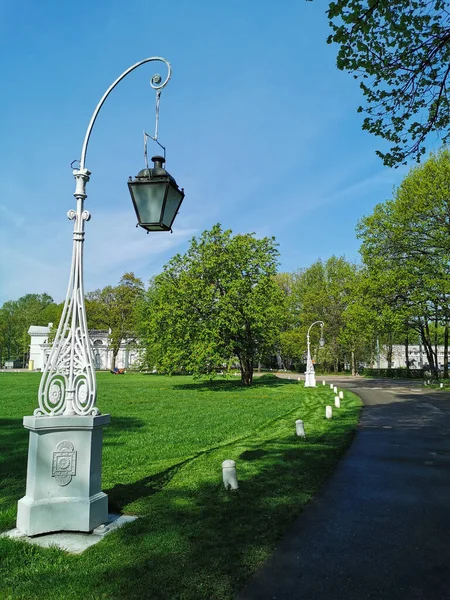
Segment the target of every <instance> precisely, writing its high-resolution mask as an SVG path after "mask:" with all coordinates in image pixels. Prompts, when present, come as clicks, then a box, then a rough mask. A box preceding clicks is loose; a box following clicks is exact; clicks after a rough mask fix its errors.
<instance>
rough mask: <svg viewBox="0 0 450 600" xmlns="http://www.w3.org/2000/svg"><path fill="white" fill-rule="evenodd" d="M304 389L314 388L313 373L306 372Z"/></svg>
mask: <svg viewBox="0 0 450 600" xmlns="http://www.w3.org/2000/svg"><path fill="white" fill-rule="evenodd" d="M305 387H316V375H315V373H314V371H306V373H305Z"/></svg>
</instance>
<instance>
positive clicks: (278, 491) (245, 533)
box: [99, 424, 352, 600]
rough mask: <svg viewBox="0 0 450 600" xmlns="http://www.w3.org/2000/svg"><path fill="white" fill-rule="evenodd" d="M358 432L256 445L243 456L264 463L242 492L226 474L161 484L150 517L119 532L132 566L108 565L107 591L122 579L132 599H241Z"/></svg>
mask: <svg viewBox="0 0 450 600" xmlns="http://www.w3.org/2000/svg"><path fill="white" fill-rule="evenodd" d="M351 437H352V436H351V435H350V434H349V432H348V429H346V428H345V427H344V426H342V427H341V426H340V425H339V424H338V425H337V426H336V427H334V428H333V430H332V431H331V430H330V431H328V432H327V434H326V436H316V437H315V439H313V438H311V439H310V441H308V442H307V443H305V442H303V441H301V440H297V439H293V436H289V437H285V438H283V439H281V440H269V441H267V442H265V443H263V444H261V445H260V446H258V447H255V448H252V449H249V450H248V451H246V453H244V454H247V457H251V462H252V465H253V466H254V465H255V464H257V461H260V463H259V464H257V469H258V473H257V474H253V475H252V474H251V472H248V473H247V474H246V475H244V478H243V479H242V480H240V487H239V490H238V491H236V492H226V491H225V490H224V489H223V485H222V483H221V481H220V474H219V475H218V477H217V480H218V481H217V483H214V484H212V483H210V482H209V483H204V484H203V485H200V486H198V487H196V488H195V489H192V488H191V487H190V486H189V485H186V486H185V487H183V488H179V487H178V488H176V487H174V486H173V487H172V486H169V487H168V488H167V489H162V490H161V493H160V495H158V496H159V497H158V496H156V497H155V498H154V499H153V501H155V504H154V505H152V506H150V505H149V515H148V517H144V518H141V519H138V520H137V521H136V522H135V523H133V524H132V525H131V526H130V527H127V528H124V529H123V530H120V531H119V532H118V537H119V539H120V543H121V544H122V545H123V546H124V547H125V549H126V550H125V552H124V555H126V556H127V558H126V564H123V565H119V564H117V563H115V564H114V565H111V566H108V567H107V568H106V569H105V570H104V571H103V572H102V574H101V575H100V580H101V589H102V590H103V591H104V592H105V593H106V596H107V597H108V598H119V594H118V593H117V589H116V585H117V583H118V582H119V581H120V594H121V595H122V597H126V598H130V599H137V598H142V597H149V598H152V600H153V599H155V600H159V599H161V600H163V599H168V598H170V599H176V598H183V599H200V598H201V599H206V598H207V599H208V600H213V599H220V600H224V599H227V598H230V599H231V598H234V597H235V594H236V592H237V591H238V590H239V589H240V588H241V587H242V586H243V584H244V583H245V581H246V580H247V579H248V578H249V577H250V575H251V574H252V573H253V572H254V570H255V569H256V568H257V566H258V565H259V563H260V562H261V561H262V560H263V559H264V558H265V557H266V556H267V555H268V554H269V553H270V552H271V551H272V550H273V549H274V546H275V544H276V542H277V540H278V539H279V538H280V537H281V536H282V535H283V533H284V532H285V531H286V530H287V528H288V527H289V525H290V524H291V523H292V522H293V520H294V519H295V518H296V516H297V515H298V514H299V512H300V511H301V510H302V507H303V505H304V504H305V503H307V502H308V500H309V499H310V498H311V497H312V496H313V494H314V493H315V492H316V491H317V488H318V487H320V484H321V483H322V481H323V480H324V479H325V478H326V477H327V476H328V475H329V474H330V473H331V472H332V470H333V468H334V466H335V464H336V462H337V460H338V458H339V456H340V455H341V454H342V452H343V451H344V450H345V448H346V447H347V445H348V443H349V442H350V440H351ZM241 457H242V455H241ZM247 460H248V458H247ZM241 464H242V463H241ZM219 471H220V469H219ZM152 510H155V513H154V515H152V514H151V513H152ZM156 515H157V519H155V517H156ZM149 538H150V539H149ZM150 540H151V541H150ZM151 547H153V549H151ZM130 572H132V573H133V577H130ZM99 583H100V582H99Z"/></svg>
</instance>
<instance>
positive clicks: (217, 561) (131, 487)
mask: <svg viewBox="0 0 450 600" xmlns="http://www.w3.org/2000/svg"><path fill="white" fill-rule="evenodd" d="M39 377H40V376H39V375H38V374H34V373H23V374H15V373H0V531H5V530H7V529H11V528H13V527H15V516H16V505H17V500H18V499H19V498H20V497H22V496H23V495H24V493H25V479H26V461H27V445H28V435H27V431H26V430H25V429H24V428H23V426H22V417H23V415H27V414H32V413H33V410H34V409H35V408H36V405H37V401H36V398H37V388H38V385H39ZM98 389H99V400H98V407H99V408H100V410H101V412H103V413H111V425H110V426H109V427H107V428H106V429H105V432H104V445H103V490H104V491H105V492H106V493H107V494H108V496H109V502H110V511H111V512H116V513H119V512H121V513H124V514H133V515H138V516H139V519H137V520H136V521H134V522H133V523H131V524H129V525H127V526H125V527H123V528H122V529H120V530H118V531H117V532H115V533H112V534H110V535H109V536H107V537H106V538H105V539H103V540H102V541H101V542H100V543H99V544H97V545H96V546H93V547H91V548H90V549H88V550H86V551H85V552H84V553H83V554H82V555H78V556H73V555H69V554H67V553H65V552H63V551H61V550H57V549H44V548H40V547H36V546H31V545H29V544H26V543H25V542H18V541H13V540H10V539H6V538H0V598H1V599H2V600H6V599H9V598H11V599H14V600H16V599H22V598H23V599H25V598H30V599H45V600H52V599H61V600H62V599H64V600H66V599H75V600H79V599H81V598H85V597H86V598H90V599H97V598H104V599H111V600H113V599H116V598H117V599H119V598H120V599H121V600H128V599H140V600H142V599H144V598H145V599H147V598H149V599H151V600H158V599H161V600H162V599H164V600H168V599H169V600H172V599H173V600H175V599H177V600H203V599H204V600H216V599H220V600H223V599H232V598H233V597H234V596H235V594H236V592H237V591H238V590H239V589H241V588H242V586H243V584H244V583H245V581H246V580H247V579H248V578H249V577H250V575H251V574H252V573H253V572H254V571H255V570H256V569H257V568H258V566H260V565H261V563H262V561H264V559H266V558H267V557H268V555H269V554H270V553H271V552H272V551H273V549H274V547H275V545H276V542H277V540H279V538H280V537H281V536H282V535H283V533H284V532H285V531H286V529H287V528H288V527H289V525H290V524H291V523H292V521H293V520H294V518H295V517H296V516H297V515H298V514H299V513H300V512H301V510H302V508H303V506H304V505H305V504H306V503H307V502H308V501H309V500H310V498H311V497H312V496H313V495H314V493H315V492H316V490H317V489H318V488H319V486H320V485H321V483H322V482H323V480H324V479H325V478H326V477H327V476H328V475H329V474H330V472H331V471H332V470H333V468H334V467H335V465H336V462H337V461H338V459H339V457H340V456H341V455H342V453H343V452H344V450H345V448H346V447H347V446H348V444H349V443H350V441H351V439H352V436H353V432H354V429H355V426H356V424H357V421H358V415H359V410H360V401H359V399H358V398H357V397H356V396H355V395H353V394H351V393H350V392H345V398H344V400H343V401H341V406H342V407H341V409H340V410H337V409H334V406H333V412H334V415H333V419H332V420H327V419H325V406H326V405H327V404H331V405H334V394H333V392H332V390H330V389H329V387H328V386H326V387H325V386H324V387H322V386H320V387H318V388H316V389H311V388H307V389H305V388H303V386H302V385H300V384H298V383H297V381H289V380H283V379H277V378H275V377H273V376H271V375H268V376H264V377H262V378H261V379H256V380H255V384H254V386H252V387H251V388H242V387H241V386H240V385H239V383H238V382H237V381H234V380H233V381H216V382H212V383H201V382H200V383H199V382H195V381H193V380H192V378H191V377H171V378H168V377H162V376H155V375H141V374H127V375H125V376H112V375H111V374H109V373H100V374H98ZM298 418H301V419H303V420H304V422H305V429H306V434H307V438H306V440H302V439H299V438H297V437H296V436H295V420H296V419H298ZM228 458H231V459H234V460H236V463H237V471H238V478H239V484H240V487H239V490H238V491H236V492H231V491H225V490H224V488H223V484H222V472H221V463H222V461H223V460H225V459H228Z"/></svg>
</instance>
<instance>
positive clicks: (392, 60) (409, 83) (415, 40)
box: [327, 0, 450, 167]
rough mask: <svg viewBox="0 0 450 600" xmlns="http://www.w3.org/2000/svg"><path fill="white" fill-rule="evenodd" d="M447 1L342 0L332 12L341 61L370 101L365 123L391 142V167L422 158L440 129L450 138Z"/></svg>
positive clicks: (444, 138)
mask: <svg viewBox="0 0 450 600" xmlns="http://www.w3.org/2000/svg"><path fill="white" fill-rule="evenodd" d="M448 8H449V7H448V2H447V0H413V1H411V0H336V1H335V2H331V3H330V5H329V8H328V11H327V14H328V17H329V19H330V26H331V28H332V30H333V33H332V34H331V35H330V36H329V38H328V43H333V42H334V43H336V44H338V45H339V51H338V55H337V66H338V68H339V69H341V70H343V71H349V72H351V73H353V75H354V77H355V78H356V79H358V80H359V81H360V87H361V89H362V92H363V94H364V96H365V99H366V101H367V105H366V106H365V107H363V106H360V107H359V108H358V111H359V112H365V113H366V114H367V116H366V118H365V119H364V122H363V129H365V130H367V131H369V132H370V133H373V134H374V135H377V136H380V137H382V138H384V139H385V140H387V141H388V142H389V143H390V144H391V148H390V151H388V152H381V151H377V154H378V155H379V156H380V157H381V158H382V159H383V162H384V164H385V165H388V166H395V167H397V166H399V165H400V164H402V163H405V162H406V160H407V159H408V158H409V157H412V158H415V159H416V160H420V157H421V156H422V155H423V154H424V153H425V151H426V141H427V138H428V137H429V135H430V134H431V133H433V132H437V133H442V141H443V142H444V143H445V142H447V141H448V140H449V139H450V133H449V131H448V128H449V124H450V110H449V73H450V13H449V10H448Z"/></svg>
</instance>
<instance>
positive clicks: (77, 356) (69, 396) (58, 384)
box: [34, 56, 171, 416]
mask: <svg viewBox="0 0 450 600" xmlns="http://www.w3.org/2000/svg"><path fill="white" fill-rule="evenodd" d="M152 61H160V62H163V63H164V64H165V65H166V66H167V69H168V74H167V76H166V78H165V79H164V80H163V81H162V79H161V76H160V75H154V76H153V78H152V79H151V81H150V85H151V86H152V88H153V89H154V90H156V92H157V94H158V93H160V90H161V89H162V88H163V87H164V86H165V85H166V84H167V83H168V81H169V79H170V77H171V66H170V63H169V62H168V61H167V60H166V59H165V58H161V57H159V56H154V57H150V58H146V59H144V60H141V61H140V62H138V63H136V64H134V65H132V66H131V67H129V68H128V69H127V70H126V71H124V72H123V73H122V75H120V77H118V78H117V79H116V80H115V81H114V82H113V83H112V84H111V85H110V86H109V88H108V89H107V90H106V92H105V93H104V94H103V96H102V98H101V100H100V102H99V103H98V104H97V106H96V108H95V110H94V113H93V115H92V117H91V120H90V121H89V125H88V127H87V130H86V135H85V138H84V142H83V146H82V150H81V159H80V168H79V169H78V170H75V171H74V172H73V175H74V177H75V180H76V188H75V193H74V196H75V198H76V201H77V205H76V210H69V212H68V213H67V216H68V217H69V219H71V220H74V221H75V223H74V228H73V252H72V265H71V270H70V278H69V285H68V288H67V295H66V300H65V303H64V309H63V313H62V316H61V320H60V323H59V326H58V330H57V332H56V336H55V340H54V342H53V346H52V349H51V352H50V356H49V359H48V361H47V364H46V366H45V369H44V371H43V374H42V378H41V383H40V386H39V392H38V402H39V408H37V409H36V410H35V411H34V414H35V416H40V415H50V416H55V415H61V414H64V415H98V414H99V410H98V409H97V408H96V406H95V402H96V397H97V384H96V378H95V368H94V361H93V356H92V350H91V343H90V341H89V333H88V329H87V320H86V309H85V304H84V288H83V242H84V223H85V222H86V221H89V219H90V217H91V215H90V213H89V212H88V211H87V210H84V207H83V204H84V200H85V199H86V184H87V182H88V181H89V176H90V174H91V173H90V171H88V170H87V169H86V168H85V160H86V153H87V148H88V144H89V138H90V136H91V132H92V128H93V127H94V123H95V120H96V119H97V116H98V113H99V111H100V109H101V107H102V106H103V103H104V102H105V100H106V98H107V97H108V96H109V94H110V93H111V91H112V90H113V89H114V88H115V87H116V85H117V84H118V83H119V82H120V81H121V80H122V79H123V78H124V77H126V76H127V75H128V74H129V73H131V71H133V70H134V69H136V68H137V67H140V66H141V65H143V64H145V63H147V62H152Z"/></svg>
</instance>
